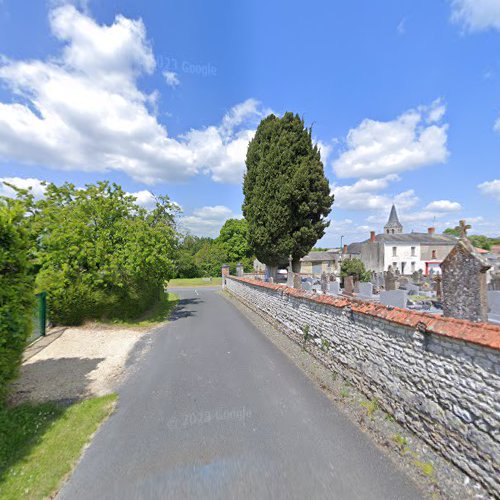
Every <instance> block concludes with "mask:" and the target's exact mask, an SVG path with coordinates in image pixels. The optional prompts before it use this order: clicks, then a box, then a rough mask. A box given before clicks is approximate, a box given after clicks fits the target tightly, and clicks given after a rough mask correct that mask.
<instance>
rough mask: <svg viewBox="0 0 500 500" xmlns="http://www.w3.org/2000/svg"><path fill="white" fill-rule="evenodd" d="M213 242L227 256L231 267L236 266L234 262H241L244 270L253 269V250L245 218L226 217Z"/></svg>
mask: <svg viewBox="0 0 500 500" xmlns="http://www.w3.org/2000/svg"><path fill="white" fill-rule="evenodd" d="M215 243H216V245H218V246H219V248H221V249H222V251H223V252H224V253H225V255H226V256H227V259H228V263H229V265H230V267H231V268H233V267H234V268H236V264H237V263H238V262H241V263H242V264H243V266H244V268H245V270H246V271H251V270H252V269H253V260H254V259H253V252H252V249H251V248H250V244H249V241H248V222H247V221H246V220H245V219H228V220H227V221H226V222H225V223H224V225H223V226H222V228H221V230H220V233H219V236H218V237H217V239H216V240H215ZM231 272H233V269H231Z"/></svg>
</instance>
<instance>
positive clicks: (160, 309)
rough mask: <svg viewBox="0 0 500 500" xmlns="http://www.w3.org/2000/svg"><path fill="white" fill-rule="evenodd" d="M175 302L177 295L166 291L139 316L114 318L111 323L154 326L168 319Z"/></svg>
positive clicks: (177, 299) (177, 300) (177, 298)
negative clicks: (162, 296) (134, 317)
mask: <svg viewBox="0 0 500 500" xmlns="http://www.w3.org/2000/svg"><path fill="white" fill-rule="evenodd" d="M177 302H179V296H178V295H177V294H176V293H172V292H168V293H167V294H165V296H164V298H163V299H162V300H159V301H158V302H156V303H155V304H154V305H153V307H152V308H151V309H149V310H148V311H146V312H145V313H144V314H142V315H141V316H140V317H138V318H136V319H129V320H114V321H113V322H112V323H113V324H114V325H123V326H139V327H141V326H154V325H155V324H157V323H161V322H162V321H165V320H167V319H168V317H169V316H170V313H171V312H172V311H173V310H174V308H175V306H176V305H177Z"/></svg>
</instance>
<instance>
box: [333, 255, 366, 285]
mask: <svg viewBox="0 0 500 500" xmlns="http://www.w3.org/2000/svg"><path fill="white" fill-rule="evenodd" d="M340 276H341V277H342V278H345V277H346V276H355V277H356V279H358V280H359V281H370V273H369V272H368V271H367V270H366V269H365V265H364V264H363V262H362V261H361V260H360V259H346V260H343V261H342V265H341V266H340Z"/></svg>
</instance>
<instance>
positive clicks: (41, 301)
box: [37, 292, 47, 337]
mask: <svg viewBox="0 0 500 500" xmlns="http://www.w3.org/2000/svg"><path fill="white" fill-rule="evenodd" d="M37 297H38V322H39V323H38V324H39V326H40V335H41V336H42V337H45V327H46V324H47V292H42V293H39V294H38V295H37Z"/></svg>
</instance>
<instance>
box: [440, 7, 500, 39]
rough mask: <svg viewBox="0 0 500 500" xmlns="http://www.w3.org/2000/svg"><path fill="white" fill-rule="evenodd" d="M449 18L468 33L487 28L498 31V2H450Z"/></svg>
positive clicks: (499, 17) (499, 22)
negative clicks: (450, 12)
mask: <svg viewBox="0 0 500 500" xmlns="http://www.w3.org/2000/svg"><path fill="white" fill-rule="evenodd" d="M450 1H451V6H452V14H451V18H452V20H453V21H454V22H456V23H459V24H461V25H462V26H464V27H465V29H466V30H468V31H481V30H486V29H489V28H493V29H497V30H500V2H499V1H498V0H450Z"/></svg>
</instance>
